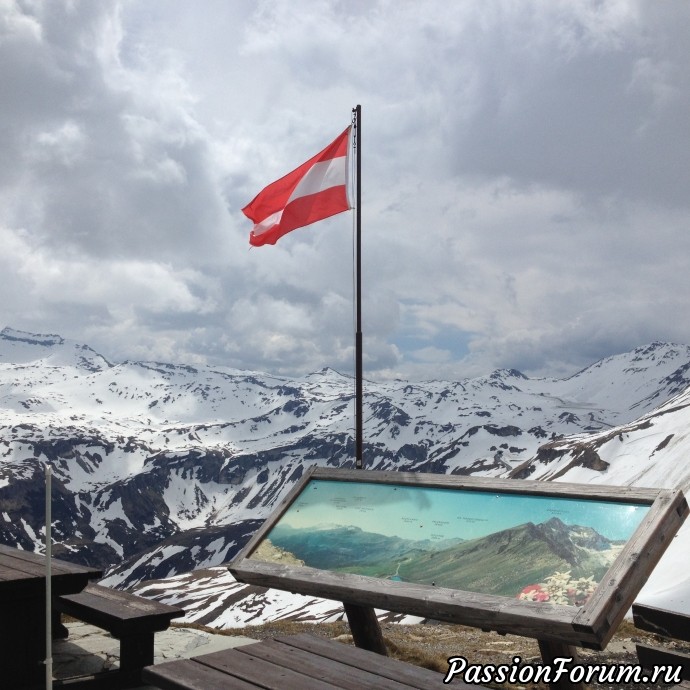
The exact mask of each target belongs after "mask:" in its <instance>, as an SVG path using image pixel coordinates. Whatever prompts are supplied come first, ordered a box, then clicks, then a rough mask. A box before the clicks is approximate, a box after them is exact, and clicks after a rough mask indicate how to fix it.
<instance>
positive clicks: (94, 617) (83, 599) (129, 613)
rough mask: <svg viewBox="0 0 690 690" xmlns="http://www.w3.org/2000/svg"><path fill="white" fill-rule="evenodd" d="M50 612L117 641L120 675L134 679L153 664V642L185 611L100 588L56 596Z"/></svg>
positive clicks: (125, 593)
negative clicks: (73, 620) (96, 628)
mask: <svg viewBox="0 0 690 690" xmlns="http://www.w3.org/2000/svg"><path fill="white" fill-rule="evenodd" d="M53 609H54V610H55V611H56V612H58V613H64V614H67V615H69V616H72V617H74V618H77V619H78V620H80V621H84V622H85V623H90V624H91V625H95V626H96V627H98V628H102V629H103V630H107V631H108V632H109V633H110V634H111V635H113V637H115V638H117V639H118V640H120V675H122V676H123V677H124V676H126V677H127V678H137V677H138V674H139V673H140V672H141V669H142V668H143V667H144V666H147V665H148V664H152V663H153V639H154V634H155V633H156V632H160V631H162V630H166V629H167V628H168V627H169V625H170V621H171V620H172V619H173V618H179V617H180V616H183V615H184V610H183V609H180V608H177V607H175V606H168V605H167V604H161V603H160V602H157V601H151V600H150V599H145V598H144V597H140V596H136V595H134V594H129V593H128V592H121V591H118V590H115V589H110V588H108V587H102V586H100V585H88V586H87V587H86V588H85V589H84V590H83V591H82V592H80V593H79V594H70V595H65V596H59V597H55V600H54V602H53Z"/></svg>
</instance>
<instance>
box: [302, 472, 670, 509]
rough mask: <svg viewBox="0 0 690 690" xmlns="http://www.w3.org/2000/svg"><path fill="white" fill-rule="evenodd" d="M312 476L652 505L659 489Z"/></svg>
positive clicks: (402, 475)
mask: <svg viewBox="0 0 690 690" xmlns="http://www.w3.org/2000/svg"><path fill="white" fill-rule="evenodd" d="M310 478H311V479H324V480H335V481H343V482H368V481H371V482H377V483H379V482H380V483H384V484H400V485H408V486H410V485H411V486H421V487H433V488H446V489H463V490H466V491H499V492H501V493H519V494H522V495H534V496H563V497H568V498H585V499H588V500H602V501H613V502H614V503H630V502H633V503H637V502H639V503H646V504H651V503H652V502H653V501H654V499H655V498H656V496H657V494H658V492H659V489H651V488H644V487H636V486H616V487H609V486H606V485H605V484H573V483H570V482H540V481H530V480H525V479H496V478H494V477H463V476H461V475H447V474H431V473H416V472H396V471H380V470H367V471H366V472H362V471H361V470H351V469H338V468H330V467H319V468H316V469H315V470H314V471H313V472H312V473H311V475H310Z"/></svg>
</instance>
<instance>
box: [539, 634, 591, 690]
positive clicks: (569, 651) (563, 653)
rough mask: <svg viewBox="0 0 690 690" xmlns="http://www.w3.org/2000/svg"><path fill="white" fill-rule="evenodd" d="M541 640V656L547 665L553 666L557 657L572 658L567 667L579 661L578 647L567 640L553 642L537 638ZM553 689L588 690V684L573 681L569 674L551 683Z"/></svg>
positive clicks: (550, 686)
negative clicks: (566, 641) (567, 642)
mask: <svg viewBox="0 0 690 690" xmlns="http://www.w3.org/2000/svg"><path fill="white" fill-rule="evenodd" d="M537 641H538V642H539V651H540V652H541V658H542V661H543V662H544V664H545V665H547V666H552V665H553V663H554V660H555V659H563V658H565V659H572V662H570V663H568V664H567V667H568V668H569V667H571V666H574V665H575V664H577V663H578V655H577V648H576V647H574V646H573V645H570V644H566V643H565V642H553V641H548V642H547V641H546V640H537ZM549 688H550V689H551V690H587V686H586V685H585V684H584V683H582V682H579V683H573V682H571V680H570V678H569V677H568V675H567V674H565V675H564V676H563V677H561V678H560V679H559V680H558V681H557V682H555V683H549Z"/></svg>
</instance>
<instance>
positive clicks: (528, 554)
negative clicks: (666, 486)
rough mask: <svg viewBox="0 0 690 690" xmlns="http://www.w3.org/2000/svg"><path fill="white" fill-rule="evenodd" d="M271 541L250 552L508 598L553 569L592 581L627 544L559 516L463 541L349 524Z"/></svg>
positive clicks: (280, 529)
mask: <svg viewBox="0 0 690 690" xmlns="http://www.w3.org/2000/svg"><path fill="white" fill-rule="evenodd" d="M268 542H269V545H268V548H264V549H262V550H261V552H259V553H256V554H255V555H254V556H253V557H254V558H257V559H258V560H263V561H269V562H270V561H275V562H279V563H286V562H293V563H295V564H300V565H306V566H310V567H312V568H319V569H322V570H331V571H335V572H344V573H356V574H359V575H368V576H370V577H379V578H385V579H390V580H397V581H403V582H413V583H416V584H425V585H433V586H438V587H449V588H452V589H460V590H464V591H469V592H480V593H483V594H498V595H503V596H509V597H516V596H518V595H519V594H520V592H522V591H523V589H524V588H525V587H528V586H529V585H531V584H534V583H540V582H543V581H544V580H546V579H547V578H548V577H550V576H552V575H553V574H554V573H558V572H560V573H569V574H570V577H571V578H572V579H578V578H591V579H592V581H593V583H597V582H599V581H600V580H601V578H602V577H603V576H604V574H605V572H606V570H607V569H608V568H609V566H610V565H611V563H613V561H614V560H615V558H616V556H617V555H618V554H619V553H620V550H621V549H622V548H623V546H624V544H625V540H617V541H616V540H609V539H607V538H606V537H604V536H602V535H601V534H599V533H598V532H597V531H596V530H595V529H592V528H591V527H583V526H581V525H566V524H564V523H563V522H562V521H561V520H560V519H559V518H557V517H552V518H550V519H549V520H547V521H545V522H542V523H539V524H536V525H535V524H534V523H532V522H528V523H525V524H522V525H519V526H517V527H514V528H511V529H506V530H501V531H499V532H495V533H493V534H490V535H488V536H485V537H480V538H477V539H471V540H467V541H463V540H462V539H456V540H444V541H441V542H435V541H430V540H424V541H414V540H409V539H402V538H400V537H389V536H385V535H382V534H377V533H375V532H368V531H364V530H362V529H361V528H359V527H353V526H348V527H336V528H328V527H324V528H321V529H313V528H308V529H307V528H302V529H296V528H292V527H289V526H277V527H275V528H274V529H273V530H271V533H270V538H269V540H268ZM276 550H277V551H278V553H276V556H277V557H276V558H273V554H274V553H275V551H276Z"/></svg>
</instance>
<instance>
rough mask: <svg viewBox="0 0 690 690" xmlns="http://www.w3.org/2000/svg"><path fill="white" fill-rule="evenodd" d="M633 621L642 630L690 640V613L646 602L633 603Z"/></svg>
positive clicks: (676, 638)
mask: <svg viewBox="0 0 690 690" xmlns="http://www.w3.org/2000/svg"><path fill="white" fill-rule="evenodd" d="M632 613H633V622H634V623H635V627H636V628H639V629H640V630H647V631H649V632H653V633H655V634H656V635H661V636H662V637H670V638H672V639H674V640H683V641H685V642H690V615H688V614H687V613H678V612H676V611H668V610H667V609H661V608H658V607H656V606H647V605H646V604H633V606H632Z"/></svg>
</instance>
